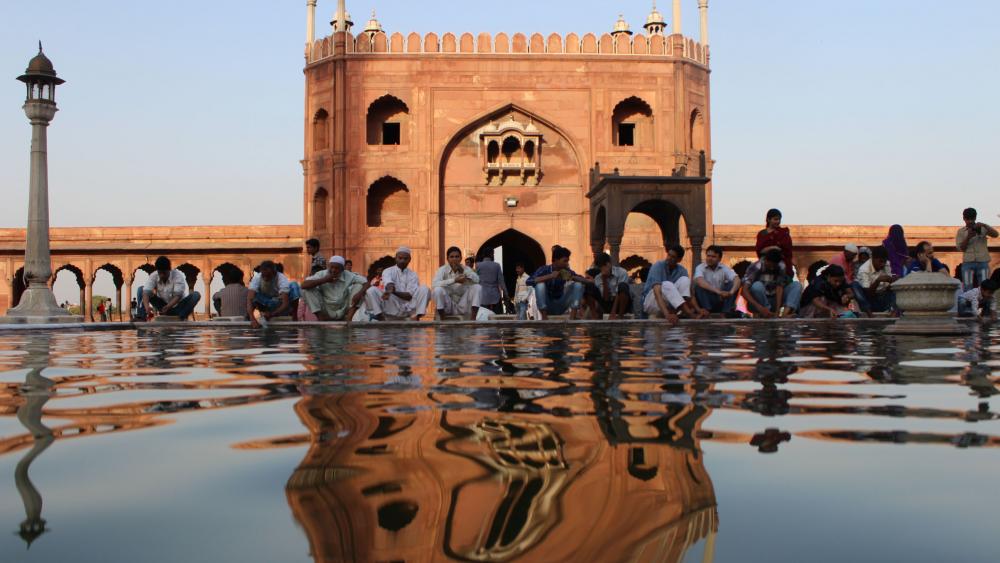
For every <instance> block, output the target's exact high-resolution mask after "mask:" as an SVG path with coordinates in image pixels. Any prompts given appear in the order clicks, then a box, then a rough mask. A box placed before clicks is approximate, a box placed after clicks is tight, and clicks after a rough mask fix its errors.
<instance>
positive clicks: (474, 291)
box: [431, 246, 482, 321]
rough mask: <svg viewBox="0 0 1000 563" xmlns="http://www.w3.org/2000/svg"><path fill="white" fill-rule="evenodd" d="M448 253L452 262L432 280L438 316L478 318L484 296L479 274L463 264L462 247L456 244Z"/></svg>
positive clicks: (441, 317)
mask: <svg viewBox="0 0 1000 563" xmlns="http://www.w3.org/2000/svg"><path fill="white" fill-rule="evenodd" d="M446 256H447V258H448V263H447V264H445V265H444V266H441V267H440V268H439V269H438V271H437V273H436V274H434V281H433V282H432V283H431V287H432V288H433V289H432V290H431V294H432V296H433V298H434V306H435V307H436V308H437V318H438V320H444V318H445V317H447V316H459V317H467V318H468V319H469V320H470V321H474V320H476V315H477V314H479V306H480V300H481V298H482V286H481V285H479V275H478V274H476V272H475V270H473V269H472V268H470V267H468V266H466V265H465V264H463V263H462V249H460V248H458V247H455V246H453V247H451V248H449V249H448V252H447V254H446Z"/></svg>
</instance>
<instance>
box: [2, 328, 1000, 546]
mask: <svg viewBox="0 0 1000 563" xmlns="http://www.w3.org/2000/svg"><path fill="white" fill-rule="evenodd" d="M881 328H882V327H881V326H880V325H872V324H838V323H827V324H824V323H815V324H810V325H795V324H767V323H758V324H741V325H721V324H703V325H697V326H695V325H689V326H684V327H681V328H674V329H672V328H668V327H663V326H632V327H625V326H619V327H611V326H607V325H604V326H573V327H568V328H567V327H562V326H560V327H552V328H495V327H491V328H472V327H452V328H446V329H434V328H413V329H391V328H388V329H387V328H383V329H378V328H356V329H354V330H353V331H346V330H342V329H320V328H303V329H288V330H275V331H269V332H250V331H242V330H227V329H215V328H209V329H189V330H183V331H176V330H156V329H144V330H139V331H138V332H136V331H121V332H91V333H76V334H51V333H34V334H26V333H21V334H8V335H4V336H0V561H3V562H13V561H28V562H39V561H46V562H48V561H95V562H118V561H121V562H137V561H141V562H161V561H162V562H168V561H169V562H174V561H185V562H201V561H206V562H216V561H239V562H248V561H261V562H285V561H290V562H296V561H301V562H309V561H317V562H328V561H352V560H357V561H410V562H416V561H439V560H461V561H506V560H513V559H517V558H521V559H522V560H525V561H574V562H584V561H587V562H589V561H601V562H603V561H668V562H676V561H691V562H694V561H708V560H714V561H741V562H743V561H762V562H764V561H767V562H771V561H954V562H959V561H962V562H964V561H969V562H972V561H996V560H997V557H998V556H997V547H996V546H997V543H996V537H997V532H998V531H1000V516H998V513H1000V512H998V508H1000V419H998V408H1000V400H998V399H997V398H996V395H997V394H998V393H1000V332H998V331H997V330H996V329H990V328H979V329H977V332H976V333H975V334H974V335H973V336H970V337H964V338H957V339H954V338H939V339H926V338H924V339H918V338H901V337H897V338H885V337H882V336H881V335H880V331H881ZM29 545H30V548H29Z"/></svg>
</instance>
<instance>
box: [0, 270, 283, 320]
mask: <svg viewBox="0 0 1000 563" xmlns="http://www.w3.org/2000/svg"><path fill="white" fill-rule="evenodd" d="M168 256H169V257H170V258H171V261H172V263H173V267H174V268H175V269H177V270H180V271H181V272H183V273H184V276H185V278H186V279H187V284H188V291H195V290H197V291H199V292H200V293H201V294H202V296H201V301H200V302H199V303H198V307H197V309H196V310H195V314H196V315H197V316H201V315H205V317H204V318H205V319H208V318H211V314H212V300H211V293H212V291H211V288H212V285H213V280H214V281H215V282H216V285H217V286H220V287H221V285H220V284H221V281H222V280H223V279H232V280H240V281H242V282H243V283H249V281H250V277H251V276H252V274H253V272H254V271H255V269H256V267H257V265H258V264H259V263H260V262H261V261H262V260H265V259H270V258H272V256H273V255H268V256H254V257H251V256H240V255H230V256H226V255H220V256H212V257H204V256H200V257H199V256H183V255H179V256H178V255H169V254H168ZM155 258H156V257H155V256H144V257H136V258H125V259H123V258H122V257H121V256H120V255H119V256H115V257H114V259H110V260H107V261H105V259H103V258H102V257H86V258H83V257H62V256H59V255H54V256H53V257H52V278H51V279H50V280H49V285H50V286H54V285H55V283H56V279H57V278H59V277H60V273H62V272H67V273H68V274H70V275H71V276H72V279H73V280H74V281H75V282H76V285H77V286H78V287H79V288H80V294H79V303H80V304H81V306H82V307H81V310H82V311H83V313H82V314H83V315H84V317H85V320H86V321H99V320H100V318H96V316H95V314H94V312H93V310H94V306H95V303H94V286H95V282H97V279H98V275H100V273H101V272H105V273H107V274H110V276H111V282H112V284H113V286H114V289H115V291H114V292H113V293H112V295H106V296H104V297H108V298H110V299H111V301H112V303H113V304H114V308H113V310H112V311H113V314H112V316H111V318H110V320H116V321H127V320H129V314H128V311H129V307H130V302H131V300H132V299H133V298H134V297H135V296H136V291H137V290H138V284H141V283H143V282H144V281H145V279H147V276H149V275H152V274H153V272H155V268H154V267H153V264H152V262H153V261H154V260H155ZM273 258H274V259H275V260H277V261H278V263H281V264H282V267H284V266H285V264H287V265H288V269H289V270H290V271H294V272H298V271H299V270H300V269H301V268H300V267H299V264H298V262H299V261H301V256H300V255H297V254H294V255H284V256H282V255H278V256H273ZM282 261H284V262H282ZM13 266H14V267H15V268H16V269H14V270H13V275H12V276H10V277H8V278H7V279H4V280H3V281H4V284H5V285H6V286H7V287H6V289H7V290H8V295H10V296H11V302H10V307H14V306H16V305H17V304H18V302H19V300H20V297H21V294H22V293H23V291H24V288H25V286H24V281H23V274H24V267H23V262H16V263H14V264H13ZM140 272H142V273H144V274H141V273H140ZM206 272H210V274H209V275H205V273H206ZM63 275H66V274H63ZM217 276H218V277H217ZM57 297H60V296H57ZM64 300H65V296H62V298H61V299H60V302H61V301H64ZM71 301H72V300H71Z"/></svg>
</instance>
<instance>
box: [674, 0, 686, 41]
mask: <svg viewBox="0 0 1000 563" xmlns="http://www.w3.org/2000/svg"><path fill="white" fill-rule="evenodd" d="M673 23H674V33H675V34H677V35H682V34H683V33H684V32H683V31H682V29H681V0H674V22H673Z"/></svg>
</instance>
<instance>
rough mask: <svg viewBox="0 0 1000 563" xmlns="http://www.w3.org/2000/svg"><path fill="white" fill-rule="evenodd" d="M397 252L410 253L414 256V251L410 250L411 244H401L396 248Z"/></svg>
mask: <svg viewBox="0 0 1000 563" xmlns="http://www.w3.org/2000/svg"><path fill="white" fill-rule="evenodd" d="M396 254H409V255H410V256H413V252H412V251H410V247H409V246H400V247H399V248H397V249H396Z"/></svg>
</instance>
